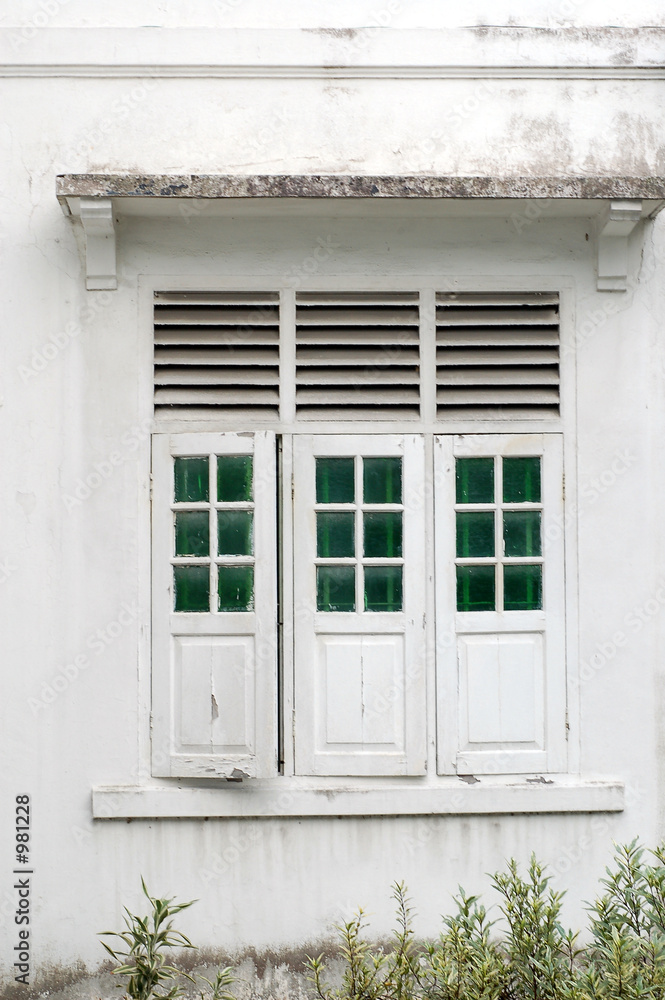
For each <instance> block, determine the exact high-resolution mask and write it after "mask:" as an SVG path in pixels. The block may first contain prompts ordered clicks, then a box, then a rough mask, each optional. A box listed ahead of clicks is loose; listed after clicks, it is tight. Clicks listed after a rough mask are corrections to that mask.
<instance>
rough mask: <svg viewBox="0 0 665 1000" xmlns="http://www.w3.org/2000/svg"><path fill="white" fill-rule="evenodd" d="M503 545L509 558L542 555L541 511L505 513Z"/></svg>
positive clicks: (511, 511)
mask: <svg viewBox="0 0 665 1000" xmlns="http://www.w3.org/2000/svg"><path fill="white" fill-rule="evenodd" d="M503 543H504V553H505V555H507V556H539V555H541V544H540V511H539V510H506V511H504V514H503Z"/></svg>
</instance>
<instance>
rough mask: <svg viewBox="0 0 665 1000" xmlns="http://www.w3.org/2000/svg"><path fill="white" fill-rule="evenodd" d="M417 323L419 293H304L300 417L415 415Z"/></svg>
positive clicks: (299, 320)
mask: <svg viewBox="0 0 665 1000" xmlns="http://www.w3.org/2000/svg"><path fill="white" fill-rule="evenodd" d="M419 322H420V320H419V308H418V295H417V293H412V292H408V293H394V292H387V293H379V292H376V293H370V292H350V293H343V292H335V293H330V292H327V293H326V292H313V293H310V292H300V293H298V295H297V296H296V414H297V416H298V417H299V418H300V419H305V420H307V419H309V420H330V419H339V420H360V419H365V418H367V419H373V420H391V419H404V418H406V419H414V418H415V419H417V418H418V416H419V415H420V356H419Z"/></svg>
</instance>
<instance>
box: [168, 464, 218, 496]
mask: <svg viewBox="0 0 665 1000" xmlns="http://www.w3.org/2000/svg"><path fill="white" fill-rule="evenodd" d="M173 473H174V490H173V499H174V500H175V502H176V503H187V502H190V503H192V502H193V503H196V502H197V501H201V500H207V499H208V487H209V483H210V478H209V475H208V459H207V458H176V459H175V460H174V470H173Z"/></svg>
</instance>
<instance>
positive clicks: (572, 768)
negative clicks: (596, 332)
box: [93, 274, 623, 817]
mask: <svg viewBox="0 0 665 1000" xmlns="http://www.w3.org/2000/svg"><path fill="white" fill-rule="evenodd" d="M290 284H291V290H290V291H289V289H288V285H289V280H288V278H286V279H282V280H280V279H279V278H278V277H277V276H275V278H274V280H270V281H267V280H266V279H265V277H263V278H257V277H256V276H255V275H254V276H247V275H244V276H243V275H236V276H233V277H229V276H225V277H224V278H220V277H216V276H206V277H194V276H192V275H187V276H179V277H178V276H174V275H168V276H164V275H144V276H141V277H140V287H141V294H140V313H141V328H142V331H143V334H142V338H141V344H142V351H143V357H144V366H143V368H144V372H145V377H144V382H143V389H142V394H141V399H142V405H143V412H144V415H145V416H146V418H147V417H149V413H150V412H151V403H150V401H151V398H152V300H153V292H154V291H155V290H160V289H161V290H167V291H168V290H172V291H187V290H220V291H222V290H224V289H228V290H233V289H238V288H246V289H248V290H252V289H255V290H264V289H266V288H273V289H277V288H286V290H285V291H284V292H283V296H282V314H281V315H282V322H283V323H287V324H288V323H289V322H291V321H292V317H293V308H294V292H293V290H292V285H293V282H292V281H291V282H290ZM299 287H301V288H302V289H304V290H307V289H311V290H313V291H314V290H325V289H337V290H358V291H362V290H367V291H376V290H380V289H390V290H400V289H403V290H405V291H418V290H419V291H420V292H421V296H422V302H423V306H424V310H423V317H424V318H423V324H422V327H421V335H422V349H421V363H422V364H423V365H428V364H430V365H431V364H433V363H434V337H433V332H434V309H433V306H434V297H435V291H436V290H441V289H444V290H445V289H446V288H447V289H450V283H449V281H447V279H445V278H442V277H441V276H440V275H434V276H425V277H422V276H421V277H419V278H418V279H413V278H409V277H405V276H402V277H401V278H400V277H398V276H395V275H385V276H384V277H372V278H358V277H357V276H356V275H337V276H330V277H326V278H316V279H312V280H311V281H309V280H308V281H303V282H302V283H301V284H300V286H299ZM454 287H455V288H456V289H458V290H460V291H467V292H475V291H490V292H491V291H496V292H499V291H502V292H511V291H515V292H521V291H533V290H538V291H544V292H547V291H555V292H558V293H559V296H560V317H561V327H560V328H561V411H560V413H561V415H560V418H559V419H558V420H552V419H547V420H546V421H542V422H541V421H537V420H518V421H505V420H504V421H496V420H489V421H488V420H481V421H473V422H469V423H465V424H461V423H458V422H455V423H454V424H452V425H446V424H445V423H444V422H442V421H439V422H437V421H435V420H433V419H432V414H433V413H434V406H435V400H434V398H428V393H427V392H423V397H422V398H423V408H424V416H423V419H422V420H421V421H420V422H419V423H416V424H409V428H408V430H409V432H412V433H423V434H425V435H426V436H427V435H434V434H447V433H460V434H461V433H470V432H472V431H473V432H474V433H476V432H477V433H480V434H482V433H492V434H496V433H502V432H503V433H506V432H510V433H511V434H512V433H536V434H537V433H551V432H555V433H564V434H565V436H566V439H567V440H570V441H574V433H575V418H574V399H575V365H574V350H573V344H574V326H573V322H572V320H573V311H572V301H573V295H572V290H573V289H572V282H571V280H570V278H568V277H566V276H561V277H558V278H556V277H555V278H553V277H552V276H549V277H547V278H543V276H542V275H533V276H529V275H524V276H522V277H520V278H519V279H518V280H516V279H515V277H514V276H510V277H507V276H501V275H497V274H495V275H484V276H477V277H476V278H474V279H472V280H457V279H456V281H455V286H454ZM292 351H293V345H292V344H287V345H286V346H285V350H284V353H283V355H282V362H283V363H284V364H288V363H290V362H289V354H290V352H292ZM431 397H433V394H431ZM284 403H285V407H284V410H283V417H284V421H283V424H282V428H281V429H282V430H283V432H284V433H288V432H289V431H291V432H292V431H294V430H302V429H303V428H301V427H297V426H296V425H295V422H294V421H293V406H292V404H291V415H290V416H289V406H288V392H287V393H286V395H285V398H284ZM233 429H235V430H237V427H236V428H232V427H231V426H228V427H222V426H220V427H219V428H218V429H216V431H215V433H217V430H219V431H221V430H233ZM154 430H155V431H156V432H157V433H164V432H172V433H176V432H182V431H185V430H187V431H190V432H193V433H197V434H198V433H200V432H205V431H206V430H210V425H209V424H208V425H206V424H205V423H201V424H198V425H197V424H196V423H188V422H181V424H180V425H179V426H176V425H173V424H166V425H165V424H160V425H159V426H155V427H154ZM307 430H308V431H310V432H311V433H313V434H316V433H319V434H320V433H326V432H329V431H330V428H329V427H328V428H326V427H325V425H323V426H322V425H320V424H319V425H317V424H316V423H315V422H313V423H312V424H311V425H308V427H307ZM336 430H337V431H339V432H340V433H341V432H347V433H358V432H361V431H362V428H361V427H359V426H358V425H356V424H354V423H349V422H346V423H341V424H340V425H339V426H338V427H337V428H336ZM380 430H381V432H383V433H391V432H392V433H403V432H404V431H405V427H404V425H403V424H400V423H397V424H390V423H389V422H382V424H381V428H380ZM426 451H427V460H428V462H429V461H430V460H431V449H430V448H429V445H428V446H426ZM146 457H147V448H146ZM428 467H429V466H428ZM564 471H565V476H566V496H567V500H568V502H569V509H571V510H573V511H574V510H575V509H576V505H575V481H576V479H575V472H576V468H575V459H574V449H568V450H567V451H565V452H564ZM283 474H284V478H285V481H288V480H289V477H290V475H291V469H290V468H289V459H288V458H285V460H284V463H283ZM428 489H429V486H428V484H426V489H425V494H426V496H425V498H424V503H425V506H426V508H427V507H429V511H430V512H429V514H428V515H427V516H429V517H431V516H432V515H431V493H428ZM142 521H143V523H144V525H145V526H146V528H148V522H147V518H146V517H145V516H142ZM563 527H564V525H563V523H562V524H561V530H562V531H563ZM565 528H566V530H565V538H564V543H565V550H566V571H567V575H568V579H567V589H566V620H567V630H566V647H567V657H568V668H567V677H566V682H567V723H566V725H567V734H568V740H567V747H568V762H567V767H566V769H565V770H563V769H562V770H561V771H558V772H552V773H551V774H550V776H549V777H548V784H547V785H545V784H542V783H540V782H538V783H535V784H527V783H525V781H524V779H523V778H522V779H520V778H519V777H516V776H515V775H511V776H505V777H504V776H502V775H499V774H492V775H488V777H487V780H483V781H481V782H478V783H474V784H471V783H466V782H464V783H460V782H459V780H458V778H457V777H456V776H454V775H447V774H438V775H437V774H435V772H436V763H435V759H436V748H435V739H434V735H433V734H434V732H435V714H434V701H433V698H432V692H433V691H434V690H435V685H436V672H435V666H434V662H433V656H432V655H431V654H432V653H433V651H434V640H433V637H432V635H431V634H430V635H428V640H427V641H428V643H429V644H430V651H429V662H428V667H427V677H426V683H427V689H428V704H427V712H428V720H427V731H428V734H429V735H428V738H427V751H428V771H427V775H426V776H425V777H418V778H415V777H411V778H402V779H392V778H384V779H381V778H376V777H362V776H357V777H349V778H348V779H346V780H340V779H339V778H335V777H333V776H325V775H322V776H315V777H306V776H298V775H297V774H296V773H295V766H294V761H293V755H292V752H291V750H290V739H289V734H290V732H291V731H292V725H293V711H294V689H293V675H292V667H293V662H292V649H291V640H292V633H290V631H289V625H288V623H287V624H286V626H285V628H284V632H283V637H282V644H283V651H284V656H283V669H284V673H283V678H282V687H281V690H280V698H281V720H282V725H283V728H284V749H285V759H284V766H283V773H282V774H279V775H278V776H276V777H275V778H271V779H268V780H263V779H256V780H253V781H252V782H247V781H245V782H243V783H242V785H241V784H236V783H227V782H223V783H222V785H221V786H219V785H218V783H216V782H212V783H211V784H210V785H208V787H205V788H202V787H190V788H186V789H184V788H180V789H175V788H174V787H173V785H172V783H171V781H172V779H169V778H161V777H160V776H158V775H157V774H156V772H154V771H152V774H153V777H152V778H148V777H145V775H146V774H148V773H150V765H149V763H148V758H149V749H148V747H149V733H148V730H147V729H145V730H144V736H143V738H142V747H143V760H144V763H143V764H140V763H139V765H138V769H139V774H141V775H143V776H144V777H143V778H141V780H140V781H139V783H138V785H137V784H134V785H128V786H126V787H122V788H117V787H116V788H113V789H111V788H99V789H96V790H95V791H94V795H93V805H94V810H95V814H96V815H105V816H109V817H112V816H116V815H117V816H124V815H127V816H132V815H136V816H141V815H144V816H145V815H153V816H155V815H163V816H168V815H191V816H196V815H220V816H222V815H229V816H243V815H244V816H260V815H340V814H349V815H352V814H363V815H371V814H384V815H385V814H398V813H402V814H404V813H409V814H429V813H432V812H436V813H442V814H445V813H455V814H457V813H460V812H472V813H473V812H476V813H494V812H504V811H508V812H512V811H515V812H550V811H551V812H559V811H575V810H580V811H589V810H591V811H593V810H595V809H598V810H602V811H605V810H609V811H614V810H620V809H622V808H623V786H622V784H621V783H620V782H617V781H612V780H608V781H601V780H598V778H597V776H596V777H594V778H593V779H589V780H587V779H585V778H584V777H582V776H580V774H579V771H578V769H579V718H578V715H579V713H578V702H577V685H576V669H577V659H578V657H577V639H576V621H577V615H576V605H577V594H576V588H575V581H576V569H575V567H576V530H575V525H574V522H571V523H567V524H566V525H565ZM291 530H292V528H289V526H288V525H284V526H282V529H281V531H282V538H283V540H284V544H285V545H287V546H288V545H289V544H290V540H289V537H288V535H289V531H291ZM144 537H145V545H144V551H146V552H147V546H148V533H146V535H145V536H144ZM431 555H432V554H431V553H430V552H427V553H426V573H427V574H428V576H429V575H431V574H432V573H433V561H432V559H431ZM290 574H291V570H290V567H289V565H288V562H285V565H284V573H283V588H284V592H285V593H288V592H289V590H290V589H291V588H292V587H293V577H292V575H290ZM142 588H143V593H144V594H145V595H147V593H148V590H149V579H148V577H147V576H146V575H144V577H143V580H142ZM148 648H149V645H148V642H146V643H145V644H144V646H143V651H144V655H143V657H142V663H143V666H142V668H141V678H142V692H143V702H144V704H145V705H146V718H147V706H148V703H149V670H148V662H149V657H148V656H146V655H145V654H147V652H148ZM549 782H551V785H550V784H549ZM219 792H221V793H222V794H219ZM248 793H250V794H248Z"/></svg>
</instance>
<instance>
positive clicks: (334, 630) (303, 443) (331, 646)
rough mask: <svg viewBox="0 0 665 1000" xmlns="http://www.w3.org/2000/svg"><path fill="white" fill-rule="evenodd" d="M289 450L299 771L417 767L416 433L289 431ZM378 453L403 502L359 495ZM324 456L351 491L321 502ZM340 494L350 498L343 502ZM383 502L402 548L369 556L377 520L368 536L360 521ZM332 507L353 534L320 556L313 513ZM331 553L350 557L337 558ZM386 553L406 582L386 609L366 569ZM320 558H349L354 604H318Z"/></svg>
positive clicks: (421, 678)
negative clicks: (397, 470)
mask: <svg viewBox="0 0 665 1000" xmlns="http://www.w3.org/2000/svg"><path fill="white" fill-rule="evenodd" d="M293 448H294V456H293V468H294V487H295V488H294V505H295V506H294V524H295V525H296V531H295V557H294V568H295V594H294V598H295V702H296V721H295V726H296V729H295V748H296V773H298V774H303V775H337V776H346V775H409V774H424V773H425V769H426V740H425V733H426V718H427V713H426V702H425V693H426V692H425V653H424V627H425V622H424V607H425V587H426V581H425V578H424V573H423V565H424V559H425V525H424V518H423V510H422V503H420V502H419V498H420V493H419V491H417V490H416V494H417V495H414V493H413V490H414V485H413V484H417V483H422V482H423V478H424V442H423V438H422V437H421V436H418V435H387V434H375V435H344V436H338V435H335V436H332V435H321V436H314V437H308V436H304V435H297V436H294V439H293ZM377 459H378V462H379V463H380V462H381V461H383V460H384V459H388V460H390V459H394V460H397V461H398V462H400V463H401V468H402V488H403V492H402V496H401V503H397V502H395V503H392V504H391V503H388V504H387V505H384V507H382V506H381V504H380V503H372V502H371V501H372V500H377V499H379V500H380V498H377V497H376V496H372V495H371V494H368V493H367V491H366V490H365V484H364V474H365V472H366V471H367V470H368V469H370V470H371V469H372V468H375V467H376V462H377ZM330 460H333V461H337V460H343V461H344V462H346V463H347V464H348V463H351V466H352V468H355V495H353V493H352V491H351V492H349V493H348V494H347V495H346V497H345V499H344V498H343V502H342V503H341V504H340V503H331V504H326V503H323V504H322V503H317V497H318V499H319V500H321V499H322V497H321V496H320V495H319V487H318V486H317V476H318V471H317V463H318V462H328V461H330ZM372 463H374V465H372ZM364 490H365V492H363V491H364ZM340 496H341V494H338V495H337V499H339V497H340ZM349 498H351V502H348V503H347V502H345V501H346V500H349ZM333 499H335V497H334V495H333ZM393 500H395V501H396V500H397V494H395V495H394V497H393ZM384 508H385V510H386V511H389V513H388V515H387V519H388V520H389V519H390V518H393V519H394V518H397V519H398V520H399V521H400V522H401V524H402V525H403V527H399V528H398V529H397V530H398V531H399V532H400V534H401V533H402V531H403V537H402V540H401V542H400V546H399V547H397V548H395V549H394V550H392V551H393V556H394V553H396V552H399V551H400V549H401V553H402V555H401V557H397V558H395V557H393V558H391V559H388V560H385V559H381V557H380V556H379V557H378V558H377V556H376V553H378V552H381V551H382V541H381V537H382V536H381V527H380V524H379V532H378V534H377V536H376V538H374V539H372V538H370V534H369V532H371V531H373V530H374V527H369V526H368V524H369V522H371V519H372V518H374V517H375V516H376V515H377V513H378V520H379V521H380V520H381V517H382V516H384V515H382V513H381V512H382V510H383V509H384ZM329 510H330V511H334V513H333V514H332V515H330V516H332V517H333V518H334V517H337V516H340V515H341V517H342V518H350V519H352V520H353V519H355V534H354V532H353V530H352V529H351V528H350V527H349V530H348V531H347V533H346V536H345V537H346V540H347V542H348V545H349V546H350V547H349V548H344V546H343V545H341V546H340V547H338V548H337V549H335V548H332V547H331V549H330V553H331V558H330V559H326V558H325V556H324V557H323V558H321V553H322V552H325V548H322V546H321V536H322V534H323V533H324V532H323V531H322V528H324V529H325V523H324V522H319V521H318V518H319V516H320V515H323V516H324V517H325V516H329V515H328V511H329ZM366 518H368V519H369V521H368V522H366V521H365V519H366ZM372 524H373V522H372ZM363 531H365V534H364V535H363ZM383 537H385V536H383ZM377 539H378V541H379V544H378V546H376V547H375V544H374V543H375V541H376V540H377ZM342 542H344V538H342ZM385 551H388V549H385ZM336 552H337V553H339V552H347V553H348V552H354V553H355V555H352V556H351V558H350V559H349V558H347V559H343V558H342V560H341V561H340V559H338V558H335V553H336ZM317 556H318V558H317ZM387 561H388V562H390V563H391V564H392V566H391V570H392V571H399V574H400V575H401V573H402V571H403V584H402V585H401V588H400V586H399V585H398V587H397V588H396V590H400V589H401V593H400V594H399V597H398V599H397V600H396V602H395V604H394V605H393V607H392V608H390V609H387V610H377V608H379V607H381V605H380V604H378V603H373V601H372V598H371V595H370V590H371V584H370V574H371V573H372V571H373V570H375V569H376V564H377V563H381V562H384V563H385V562H387ZM321 563H329V564H330V565H331V566H332V567H333V569H336V568H338V567H339V566H340V563H346V565H345V566H342V568H343V569H345V570H346V571H348V570H351V573H352V574H353V573H355V576H354V578H353V581H352V582H351V584H350V587H351V592H350V593H348V592H347V594H346V595H345V599H346V602H347V608H348V605H349V604H355V607H354V608H353V609H352V610H348V609H347V610H339V609H336V610H324V609H323V607H325V594H322V593H321V590H322V588H321V586H320V580H319V578H318V577H317V572H318V571H319V569H320V568H323V569H324V570H325V569H326V568H329V567H326V566H323V567H321V566H320V564H321ZM351 564H352V566H353V569H351ZM354 587H355V590H354ZM374 596H375V597H376V595H374ZM322 597H323V598H324V600H323V602H322ZM368 597H369V598H370V599H369V600H368ZM380 599H381V595H379V600H380ZM322 603H323V607H322ZM368 604H370V605H371V607H370V608H369V609H368ZM338 607H339V606H338Z"/></svg>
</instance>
